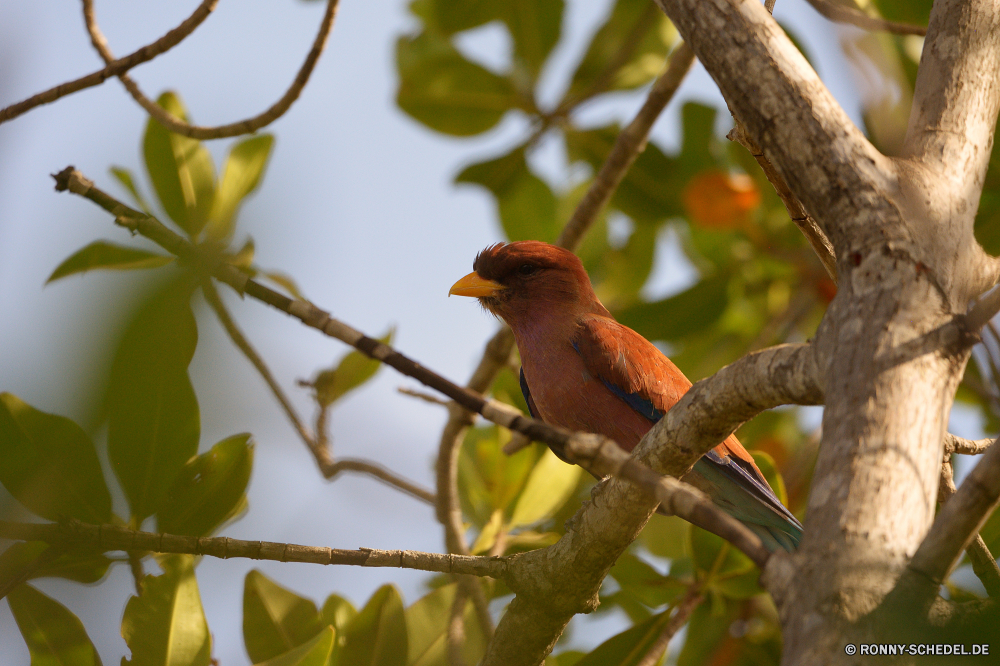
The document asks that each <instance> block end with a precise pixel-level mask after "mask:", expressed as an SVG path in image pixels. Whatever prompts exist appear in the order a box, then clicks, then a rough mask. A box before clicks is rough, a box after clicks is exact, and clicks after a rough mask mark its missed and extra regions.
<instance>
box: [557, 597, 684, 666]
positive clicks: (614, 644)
mask: <svg viewBox="0 0 1000 666" xmlns="http://www.w3.org/2000/svg"><path fill="white" fill-rule="evenodd" d="M670 611H671V609H667V610H665V611H664V612H662V613H660V614H658V615H653V616H652V617H650V618H649V619H648V620H646V621H645V622H642V623H640V624H637V625H635V626H634V627H632V628H631V629H627V630H626V631H623V632H622V633H620V634H618V635H616V636H612V637H611V638H609V639H608V640H606V641H604V642H603V643H601V644H600V645H598V646H597V648H595V649H594V651H593V652H591V653H590V654H588V655H586V656H585V657H584V658H583V659H581V660H580V661H577V662H575V665H576V666H637V665H638V664H639V663H641V662H642V659H643V657H645V656H646V654H647V653H649V651H650V649H652V647H653V644H654V643H656V639H657V638H659V637H660V634H662V633H663V628H664V627H666V626H667V623H668V622H670Z"/></svg>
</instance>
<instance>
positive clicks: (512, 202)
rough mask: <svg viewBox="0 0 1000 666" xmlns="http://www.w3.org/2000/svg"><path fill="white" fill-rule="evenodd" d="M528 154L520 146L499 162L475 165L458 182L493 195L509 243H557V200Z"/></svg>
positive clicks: (457, 177)
mask: <svg viewBox="0 0 1000 666" xmlns="http://www.w3.org/2000/svg"><path fill="white" fill-rule="evenodd" d="M524 150H525V147H524V146H519V147H517V148H515V149H514V150H512V151H511V152H509V153H507V154H506V155H503V156H501V157H498V158H496V159H493V160H488V161H486V162H479V163H478V164H471V165H469V166H467V167H465V169H463V170H462V172H461V173H459V174H458V175H457V176H456V177H455V182H456V183H472V184H475V185H481V186H483V187H485V188H486V189H487V190H489V191H490V192H492V193H493V196H495V197H496V200H497V207H498V210H499V213H500V223H501V225H502V226H503V230H504V234H505V235H506V236H507V239H508V240H512V241H516V240H530V239H537V240H544V241H553V240H555V238H556V236H557V235H558V234H559V223H558V222H557V220H556V196H555V194H553V193H552V188H550V187H549V186H548V184H547V183H546V182H545V181H544V180H542V179H541V178H539V177H538V176H536V175H535V174H533V173H532V172H531V170H530V169H529V168H528V163H527V161H526V160H525V154H524Z"/></svg>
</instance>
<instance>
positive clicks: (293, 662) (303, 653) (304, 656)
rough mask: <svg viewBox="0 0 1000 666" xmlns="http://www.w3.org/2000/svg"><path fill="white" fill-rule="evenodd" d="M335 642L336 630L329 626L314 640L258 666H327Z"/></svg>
mask: <svg viewBox="0 0 1000 666" xmlns="http://www.w3.org/2000/svg"><path fill="white" fill-rule="evenodd" d="M335 642H336V631H335V630H334V628H333V627H330V626H327V627H326V628H325V629H323V630H322V631H320V632H319V633H318V634H316V637H315V638H313V639H312V640H310V641H307V642H305V643H303V644H302V645H300V646H298V647H296V648H293V649H291V650H289V651H288V652H286V653H285V654H283V655H279V656H277V657H274V658H273V659H268V660H267V661H265V662H262V663H260V664H258V665H257V666H327V664H328V663H329V662H330V655H331V654H332V653H333V646H334V644H335Z"/></svg>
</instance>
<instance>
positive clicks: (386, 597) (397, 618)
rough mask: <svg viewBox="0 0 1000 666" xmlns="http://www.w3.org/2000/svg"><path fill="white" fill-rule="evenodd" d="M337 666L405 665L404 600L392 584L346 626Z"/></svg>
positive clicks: (379, 590)
mask: <svg viewBox="0 0 1000 666" xmlns="http://www.w3.org/2000/svg"><path fill="white" fill-rule="evenodd" d="M344 639H345V640H344V646H343V647H342V648H341V649H340V650H339V651H338V652H337V656H336V665H337V666H406V657H407V631H406V618H405V616H404V614H403V600H402V599H401V598H400V596H399V592H397V591H396V588H395V587H393V586H392V585H383V586H382V587H380V588H379V589H378V590H376V591H375V594H373V595H372V597H371V599H369V600H368V603H367V604H365V607H364V608H362V609H361V612H360V613H358V615H357V617H355V618H354V620H353V621H352V622H351V624H350V625H348V627H347V630H346V631H345V636H344Z"/></svg>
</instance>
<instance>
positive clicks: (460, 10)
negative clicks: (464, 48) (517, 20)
mask: <svg viewBox="0 0 1000 666" xmlns="http://www.w3.org/2000/svg"><path fill="white" fill-rule="evenodd" d="M410 11H411V12H413V13H414V14H415V15H416V16H419V17H420V18H421V19H423V21H424V23H425V24H427V27H428V28H433V29H435V30H437V31H439V32H441V33H443V34H445V35H451V34H453V33H456V32H461V31H463V30H469V29H470V28H476V27H478V26H481V25H484V24H486V23H489V22H490V21H495V20H496V19H498V18H500V15H501V13H502V11H503V9H502V5H501V4H500V3H497V2H495V1H494V0H414V1H413V2H411V3H410Z"/></svg>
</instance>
